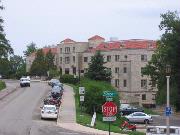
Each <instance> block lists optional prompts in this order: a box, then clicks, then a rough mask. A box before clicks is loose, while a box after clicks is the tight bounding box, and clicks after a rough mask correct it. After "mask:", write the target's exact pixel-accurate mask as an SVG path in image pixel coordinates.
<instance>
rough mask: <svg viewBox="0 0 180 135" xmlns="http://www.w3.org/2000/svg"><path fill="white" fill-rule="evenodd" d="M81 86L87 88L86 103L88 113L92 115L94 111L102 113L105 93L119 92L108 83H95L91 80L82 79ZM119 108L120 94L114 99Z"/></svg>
mask: <svg viewBox="0 0 180 135" xmlns="http://www.w3.org/2000/svg"><path fill="white" fill-rule="evenodd" d="M81 86H83V87H85V89H86V93H85V102H84V106H85V107H86V109H85V110H86V112H87V113H89V114H92V113H93V112H94V109H95V110H96V112H98V113H101V111H102V110H101V106H102V105H103V104H104V103H105V100H106V99H105V97H103V91H114V92H115V93H117V91H116V90H115V89H114V88H113V87H112V86H111V85H110V84H109V83H107V82H103V81H94V80H89V79H82V81H81ZM113 99H114V102H115V103H116V105H117V106H119V95H118V93H117V94H116V96H115V97H114V98H113Z"/></svg>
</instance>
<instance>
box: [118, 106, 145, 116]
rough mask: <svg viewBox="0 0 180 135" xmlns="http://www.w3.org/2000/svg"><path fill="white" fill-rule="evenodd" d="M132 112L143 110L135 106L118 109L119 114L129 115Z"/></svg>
mask: <svg viewBox="0 0 180 135" xmlns="http://www.w3.org/2000/svg"><path fill="white" fill-rule="evenodd" d="M134 112H144V110H143V109H142V108H136V107H127V108H123V109H121V110H120V114H121V115H129V114H131V113H134Z"/></svg>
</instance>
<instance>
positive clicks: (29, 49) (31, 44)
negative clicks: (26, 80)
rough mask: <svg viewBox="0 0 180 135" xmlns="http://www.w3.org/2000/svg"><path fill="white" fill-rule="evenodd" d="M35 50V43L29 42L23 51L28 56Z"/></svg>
mask: <svg viewBox="0 0 180 135" xmlns="http://www.w3.org/2000/svg"><path fill="white" fill-rule="evenodd" d="M36 51H37V47H36V44H35V43H34V42H31V43H30V44H29V45H27V50H26V51H24V55H25V56H29V55H30V54H31V53H33V52H36Z"/></svg>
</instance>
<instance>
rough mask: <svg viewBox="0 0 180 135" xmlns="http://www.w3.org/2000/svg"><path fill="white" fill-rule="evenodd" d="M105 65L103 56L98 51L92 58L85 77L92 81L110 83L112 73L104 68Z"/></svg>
mask: <svg viewBox="0 0 180 135" xmlns="http://www.w3.org/2000/svg"><path fill="white" fill-rule="evenodd" d="M104 63H105V62H104V58H103V55H101V53H100V51H97V52H96V54H95V55H94V56H93V57H92V58H91V62H90V63H89V68H88V71H87V73H86V74H85V76H87V77H88V78H90V79H92V80H100V81H110V79H111V72H110V71H109V70H108V69H107V68H106V67H104V66H103V65H104Z"/></svg>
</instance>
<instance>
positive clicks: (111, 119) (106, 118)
mask: <svg viewBox="0 0 180 135" xmlns="http://www.w3.org/2000/svg"><path fill="white" fill-rule="evenodd" d="M103 121H116V116H113V117H103Z"/></svg>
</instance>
